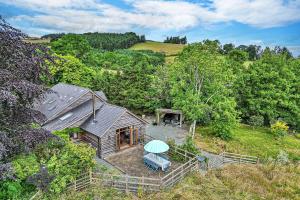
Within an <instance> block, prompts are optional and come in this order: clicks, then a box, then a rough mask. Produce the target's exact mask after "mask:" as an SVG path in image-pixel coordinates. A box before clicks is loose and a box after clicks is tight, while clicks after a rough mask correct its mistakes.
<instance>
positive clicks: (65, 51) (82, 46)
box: [51, 34, 92, 58]
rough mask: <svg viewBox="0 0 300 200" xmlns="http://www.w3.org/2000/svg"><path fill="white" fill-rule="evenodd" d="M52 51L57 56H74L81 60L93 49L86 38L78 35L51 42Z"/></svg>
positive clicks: (69, 35)
mask: <svg viewBox="0 0 300 200" xmlns="http://www.w3.org/2000/svg"><path fill="white" fill-rule="evenodd" d="M51 49H52V50H54V51H55V52H56V53H57V54H61V55H72V56H75V57H77V58H81V57H82V56H83V55H84V54H85V53H86V52H88V51H90V50H91V49H92V47H91V46H90V44H89V42H88V41H87V40H86V38H85V37H83V36H82V35H77V34H67V35H63V36H61V37H60V38H59V39H57V40H55V41H53V42H51Z"/></svg>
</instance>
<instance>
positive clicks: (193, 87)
mask: <svg viewBox="0 0 300 200" xmlns="http://www.w3.org/2000/svg"><path fill="white" fill-rule="evenodd" d="M219 50H220V49H219V44H218V42H216V41H204V42H203V43H196V44H192V45H189V46H188V47H186V48H184V50H183V51H182V53H181V54H180V55H179V57H178V59H177V60H176V61H175V63H174V64H172V65H171V66H170V68H169V77H170V84H171V96H172V102H173V107H174V108H177V109H181V110H183V112H184V113H185V115H186V117H187V118H188V119H189V120H191V121H193V124H192V126H191V129H192V130H191V131H192V133H193V135H194V131H195V126H196V122H197V121H199V122H202V123H209V124H211V125H212V127H213V129H214V132H215V134H216V135H218V136H220V137H222V138H224V139H227V138H229V137H230V129H231V128H232V127H233V126H234V125H235V124H236V122H237V120H236V118H237V113H236V111H235V101H234V98H232V97H230V96H231V86H232V84H233V82H234V76H233V73H232V71H231V70H230V69H229V64H228V62H227V61H226V59H225V57H223V56H222V55H221V54H220V53H219V52H220V51H219Z"/></svg>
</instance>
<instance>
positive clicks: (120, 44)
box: [82, 32, 145, 51]
mask: <svg viewBox="0 0 300 200" xmlns="http://www.w3.org/2000/svg"><path fill="white" fill-rule="evenodd" d="M82 36H83V37H84V38H86V40H87V41H88V42H89V44H90V45H91V46H92V47H93V48H96V49H104V50H109V51H112V50H116V49H127V48H129V47H131V46H133V45H134V44H136V43H138V42H145V36H143V35H142V36H138V35H136V34H135V33H133V32H128V33H97V32H96V33H84V34H83V35H82Z"/></svg>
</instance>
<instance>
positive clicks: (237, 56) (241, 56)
mask: <svg viewBox="0 0 300 200" xmlns="http://www.w3.org/2000/svg"><path fill="white" fill-rule="evenodd" d="M228 57H229V58H230V59H231V60H234V61H235V62H239V63H244V62H246V61H247V60H248V59H249V58H248V57H249V56H248V53H247V52H245V51H242V50H238V49H234V50H232V51H230V52H229V53H228Z"/></svg>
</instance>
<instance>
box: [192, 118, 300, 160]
mask: <svg viewBox="0 0 300 200" xmlns="http://www.w3.org/2000/svg"><path fill="white" fill-rule="evenodd" d="M195 143H196V144H197V146H198V147H199V148H201V149H203V150H207V151H210V152H214V153H217V154H219V153H221V152H223V151H227V152H232V153H238V154H243V155H252V156H258V157H259V158H260V160H267V159H268V158H269V157H276V156H277V155H278V154H279V152H280V150H283V151H285V152H287V153H288V154H289V159H290V160H292V161H295V162H298V161H299V160H300V140H299V139H297V138H295V137H294V136H292V135H286V136H285V137H282V138H281V139H280V140H278V139H277V138H276V137H275V136H273V134H270V129H269V128H266V127H255V128H253V127H250V126H248V125H242V124H241V125H240V126H237V127H235V128H234V129H233V130H232V139H231V140H227V141H224V140H221V139H219V138H216V137H214V136H213V134H212V131H211V127H199V128H198V129H197V134H196V138H195Z"/></svg>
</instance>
